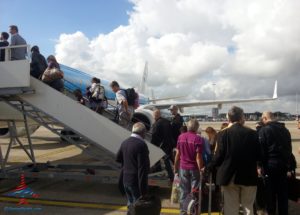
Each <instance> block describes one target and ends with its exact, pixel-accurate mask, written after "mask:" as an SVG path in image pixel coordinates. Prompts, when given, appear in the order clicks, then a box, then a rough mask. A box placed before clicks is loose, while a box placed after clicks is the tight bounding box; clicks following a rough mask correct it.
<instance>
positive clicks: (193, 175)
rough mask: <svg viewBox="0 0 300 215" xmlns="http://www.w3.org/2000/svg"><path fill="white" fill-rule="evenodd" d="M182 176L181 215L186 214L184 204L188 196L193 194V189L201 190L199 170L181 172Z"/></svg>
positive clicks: (182, 170) (183, 170)
mask: <svg viewBox="0 0 300 215" xmlns="http://www.w3.org/2000/svg"><path fill="white" fill-rule="evenodd" d="M179 176H180V185H179V186H180V214H185V213H184V211H183V203H184V200H185V199H186V197H187V195H188V194H189V193H191V192H192V189H193V188H199V183H200V172H199V170H185V169H180V170H179Z"/></svg>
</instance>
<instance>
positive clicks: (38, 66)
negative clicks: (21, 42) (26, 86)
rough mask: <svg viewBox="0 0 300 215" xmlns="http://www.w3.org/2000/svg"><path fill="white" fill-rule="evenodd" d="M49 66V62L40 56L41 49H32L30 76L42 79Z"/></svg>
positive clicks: (36, 47)
mask: <svg viewBox="0 0 300 215" xmlns="http://www.w3.org/2000/svg"><path fill="white" fill-rule="evenodd" d="M47 66H48V65H47V61H46V59H45V57H44V56H43V55H42V54H40V50H39V47H38V46H33V47H32V48H31V63H30V75H31V76H33V77H35V78H41V76H42V75H43V73H44V71H45V69H46V68H47Z"/></svg>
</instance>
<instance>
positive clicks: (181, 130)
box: [179, 125, 187, 134]
mask: <svg viewBox="0 0 300 215" xmlns="http://www.w3.org/2000/svg"><path fill="white" fill-rule="evenodd" d="M179 131H180V133H181V134H182V133H185V132H187V127H186V125H183V126H181V128H180V129H179Z"/></svg>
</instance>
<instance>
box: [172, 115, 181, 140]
mask: <svg viewBox="0 0 300 215" xmlns="http://www.w3.org/2000/svg"><path fill="white" fill-rule="evenodd" d="M182 125H183V118H182V116H181V115H180V114H179V113H178V114H176V115H175V116H174V117H173V118H172V120H171V127H172V133H173V138H174V140H175V143H177V140H178V137H179V135H180V128H181V127H182Z"/></svg>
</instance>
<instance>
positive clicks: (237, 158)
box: [207, 106, 261, 215]
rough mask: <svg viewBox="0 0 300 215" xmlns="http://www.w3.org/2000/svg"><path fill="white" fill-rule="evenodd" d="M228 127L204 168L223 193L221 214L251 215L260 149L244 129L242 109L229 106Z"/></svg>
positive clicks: (245, 128) (253, 133)
mask: <svg viewBox="0 0 300 215" xmlns="http://www.w3.org/2000/svg"><path fill="white" fill-rule="evenodd" d="M228 119H229V122H230V123H232V125H231V126H230V127H229V128H227V129H224V130H222V131H221V132H220V136H219V140H218V148H217V151H216V154H215V156H214V157H213V159H212V161H211V162H210V164H209V165H208V167H207V169H208V171H210V172H211V171H212V170H214V169H215V168H216V167H218V169H217V179H216V183H217V185H221V186H222V189H223V192H224V214H225V215H238V214H239V208H240V204H241V205H242V206H243V212H244V214H247V215H253V204H254V200H255V196H256V186H257V179H258V177H257V162H258V161H260V155H261V153H260V146H259V141H258V136H257V133H256V131H254V130H252V129H250V128H247V127H245V126H244V125H243V124H244V122H245V121H244V111H243V109H241V108H239V107H236V106H233V107H232V108H231V109H230V110H229V112H228Z"/></svg>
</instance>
